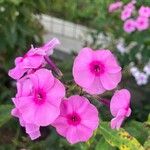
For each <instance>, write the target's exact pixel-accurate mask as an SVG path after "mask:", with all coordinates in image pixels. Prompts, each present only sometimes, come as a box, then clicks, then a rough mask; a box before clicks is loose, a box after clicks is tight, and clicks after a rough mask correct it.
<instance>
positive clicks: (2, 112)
mask: <svg viewBox="0 0 150 150" xmlns="http://www.w3.org/2000/svg"><path fill="white" fill-rule="evenodd" d="M11 109H12V105H0V127H1V126H2V125H3V124H5V123H6V122H7V121H9V120H10V118H11V115H10V111H11Z"/></svg>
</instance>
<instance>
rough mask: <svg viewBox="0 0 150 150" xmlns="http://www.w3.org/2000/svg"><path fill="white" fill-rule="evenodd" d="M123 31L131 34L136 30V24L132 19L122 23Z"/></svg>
mask: <svg viewBox="0 0 150 150" xmlns="http://www.w3.org/2000/svg"><path fill="white" fill-rule="evenodd" d="M123 29H124V31H125V32H128V33H131V32H133V31H135V29H136V23H135V21H134V20H133V19H128V20H126V21H125V22H124V26H123Z"/></svg>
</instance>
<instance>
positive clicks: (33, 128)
mask: <svg viewBox="0 0 150 150" xmlns="http://www.w3.org/2000/svg"><path fill="white" fill-rule="evenodd" d="M11 115H12V116H14V117H17V118H19V122H20V124H21V126H22V127H25V129H26V133H28V135H29V136H30V138H31V140H35V139H37V138H39V137H40V136H41V133H40V127H39V126H37V125H35V124H28V123H26V122H25V121H24V120H23V118H22V115H21V113H20V112H19V110H18V109H17V108H14V109H13V110H12V112H11Z"/></svg>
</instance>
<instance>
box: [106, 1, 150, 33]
mask: <svg viewBox="0 0 150 150" xmlns="http://www.w3.org/2000/svg"><path fill="white" fill-rule="evenodd" d="M117 3H119V2H117ZM135 4H136V1H135V0H132V1H131V2H129V3H128V4H126V5H123V4H122V5H121V6H122V7H119V9H121V10H122V11H121V20H122V21H124V25H123V29H124V31H125V32H127V33H131V32H133V31H135V30H138V31H143V30H146V29H149V25H150V24H149V22H150V7H147V6H141V7H140V8H139V9H137V8H136V6H135ZM111 5H112V4H110V6H111ZM117 9H118V8H117ZM109 12H110V11H109Z"/></svg>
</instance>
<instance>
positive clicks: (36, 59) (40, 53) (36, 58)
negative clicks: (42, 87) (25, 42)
mask: <svg viewBox="0 0 150 150" xmlns="http://www.w3.org/2000/svg"><path fill="white" fill-rule="evenodd" d="M58 44H59V41H58V39H56V38H54V39H52V40H51V41H49V42H48V43H46V44H45V45H43V46H42V47H39V48H34V47H31V49H30V50H29V51H28V52H27V53H26V54H25V55H24V56H23V57H17V58H16V59H15V65H16V66H15V68H13V69H11V70H9V73H8V74H9V76H10V77H12V78H13V79H20V78H21V77H22V76H23V75H24V74H25V73H26V72H27V71H30V70H31V69H37V68H39V67H41V66H42V65H43V64H44V63H45V60H44V56H46V55H50V54H52V52H53V49H54V48H55V47H56V45H58Z"/></svg>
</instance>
